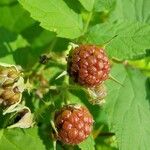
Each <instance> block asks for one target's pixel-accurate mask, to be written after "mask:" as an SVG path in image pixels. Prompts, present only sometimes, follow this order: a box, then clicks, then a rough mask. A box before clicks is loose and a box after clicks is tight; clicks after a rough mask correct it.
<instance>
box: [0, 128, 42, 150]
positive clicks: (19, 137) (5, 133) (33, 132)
mask: <svg viewBox="0 0 150 150" xmlns="http://www.w3.org/2000/svg"><path fill="white" fill-rule="evenodd" d="M0 134H1V140H0V149H1V150H8V149H10V150H24V149H25V148H27V149H28V150H33V149H37V150H38V149H39V150H45V146H44V144H43V142H42V140H41V139H40V137H39V135H38V129H37V128H30V129H26V130H22V129H13V130H12V129H3V130H0Z"/></svg>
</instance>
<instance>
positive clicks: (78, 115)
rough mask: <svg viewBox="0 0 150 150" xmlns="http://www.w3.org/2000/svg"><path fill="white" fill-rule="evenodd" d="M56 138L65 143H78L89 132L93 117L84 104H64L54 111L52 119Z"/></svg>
mask: <svg viewBox="0 0 150 150" xmlns="http://www.w3.org/2000/svg"><path fill="white" fill-rule="evenodd" d="M54 123H55V127H56V129H57V132H58V133H57V135H56V138H57V139H58V140H59V141H61V142H63V143H65V144H71V145H75V144H79V143H80V142H82V141H84V140H85V139H86V138H87V137H88V136H89V135H90V133H91V131H92V127H93V117H92V115H91V114H90V112H89V110H88V109H87V108H86V107H84V106H79V105H66V106H64V107H63V108H62V109H61V110H59V111H58V112H56V114H55V119H54Z"/></svg>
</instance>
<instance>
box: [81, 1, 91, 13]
mask: <svg viewBox="0 0 150 150" xmlns="http://www.w3.org/2000/svg"><path fill="white" fill-rule="evenodd" d="M79 1H80V3H81V4H82V5H83V7H84V8H85V9H86V10H88V11H91V10H92V9H93V6H94V0H79Z"/></svg>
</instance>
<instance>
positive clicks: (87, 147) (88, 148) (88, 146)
mask: <svg viewBox="0 0 150 150" xmlns="http://www.w3.org/2000/svg"><path fill="white" fill-rule="evenodd" d="M94 145H95V142H94V139H93V137H92V136H91V135H90V136H89V137H88V138H87V139H86V140H85V141H83V142H82V143H80V144H79V145H78V146H79V148H80V149H81V150H95V148H94Z"/></svg>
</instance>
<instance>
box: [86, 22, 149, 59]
mask: <svg viewBox="0 0 150 150" xmlns="http://www.w3.org/2000/svg"><path fill="white" fill-rule="evenodd" d="M149 35H150V25H148V24H144V23H138V22H137V23H128V22H123V23H118V24H107V23H105V24H99V25H96V26H94V27H92V28H91V29H90V30H89V33H88V34H87V42H88V43H94V44H98V45H105V44H106V50H107V53H108V55H109V56H110V57H118V58H120V59H129V58H133V57H134V56H136V55H139V54H144V53H145V49H149V48H150V42H149V41H150V36H149ZM115 36H116V37H115ZM109 40H110V41H109ZM108 41H109V42H108ZM107 42H108V43H107Z"/></svg>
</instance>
